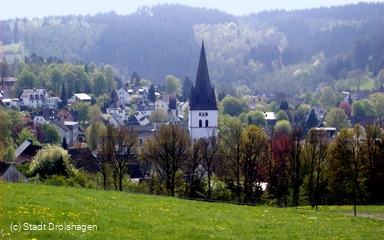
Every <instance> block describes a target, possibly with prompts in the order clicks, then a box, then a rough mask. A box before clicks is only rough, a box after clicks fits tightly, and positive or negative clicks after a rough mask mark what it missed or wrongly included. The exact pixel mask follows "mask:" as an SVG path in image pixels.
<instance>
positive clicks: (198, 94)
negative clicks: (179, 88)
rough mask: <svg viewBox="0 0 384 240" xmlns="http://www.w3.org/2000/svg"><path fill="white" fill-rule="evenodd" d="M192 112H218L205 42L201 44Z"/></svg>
mask: <svg viewBox="0 0 384 240" xmlns="http://www.w3.org/2000/svg"><path fill="white" fill-rule="evenodd" d="M190 110H217V105H216V96H215V91H214V88H213V87H212V86H211V81H210V79H209V72H208V64H207V58H206V56H205V47H204V40H203V41H202V44H201V52H200V59H199V65H198V68H197V74H196V82H195V85H194V86H192V89H191V97H190Z"/></svg>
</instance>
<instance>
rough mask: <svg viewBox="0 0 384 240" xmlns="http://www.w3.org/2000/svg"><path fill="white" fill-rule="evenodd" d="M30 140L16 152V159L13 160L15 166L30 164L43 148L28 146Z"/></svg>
mask: <svg viewBox="0 0 384 240" xmlns="http://www.w3.org/2000/svg"><path fill="white" fill-rule="evenodd" d="M27 141H28V140H25V141H24V143H23V144H22V145H20V147H19V148H18V149H16V151H15V157H16V159H15V160H13V163H14V164H23V163H25V162H30V161H31V160H32V158H33V157H35V155H36V153H37V152H38V151H39V150H40V149H41V148H42V147H41V146H37V145H32V144H28V145H27V144H26V142H27ZM26 145H27V146H26Z"/></svg>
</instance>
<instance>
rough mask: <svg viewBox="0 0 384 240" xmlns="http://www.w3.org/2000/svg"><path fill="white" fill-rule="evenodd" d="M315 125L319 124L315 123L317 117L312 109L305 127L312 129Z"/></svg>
mask: <svg viewBox="0 0 384 240" xmlns="http://www.w3.org/2000/svg"><path fill="white" fill-rule="evenodd" d="M317 124H319V122H318V121H317V115H316V112H315V110H314V109H313V108H312V109H311V111H310V112H309V115H308V119H307V127H308V128H313V127H316V126H317Z"/></svg>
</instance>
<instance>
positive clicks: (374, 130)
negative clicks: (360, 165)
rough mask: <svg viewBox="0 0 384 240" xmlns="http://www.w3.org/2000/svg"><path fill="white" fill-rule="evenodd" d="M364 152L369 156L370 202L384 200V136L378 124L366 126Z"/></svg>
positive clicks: (368, 188)
mask: <svg viewBox="0 0 384 240" xmlns="http://www.w3.org/2000/svg"><path fill="white" fill-rule="evenodd" d="M362 149H363V153H364V154H365V156H366V158H367V165H366V188H367V192H368V197H369V199H368V200H369V203H370V204H376V203H378V202H382V201H383V200H384V193H383V191H382V190H381V186H383V184H384V176H383V175H382V174H381V173H383V172H384V158H383V156H384V138H383V133H382V131H381V128H380V127H379V126H377V125H367V126H365V141H363V142H362Z"/></svg>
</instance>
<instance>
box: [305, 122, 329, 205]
mask: <svg viewBox="0 0 384 240" xmlns="http://www.w3.org/2000/svg"><path fill="white" fill-rule="evenodd" d="M327 136H328V134H327V133H326V132H325V131H323V130H320V131H318V130H315V129H311V130H310V131H309V134H308V136H307V138H306V139H305V144H304V147H303V153H302V156H303V161H304V164H305V166H306V167H305V168H306V171H307V179H308V180H307V185H306V189H307V195H308V198H309V200H310V203H311V205H312V207H314V206H316V210H317V205H318V204H320V197H321V196H322V194H323V193H324V192H325V189H324V185H325V181H326V178H325V170H326V169H327V165H328V159H329V158H328V154H327V150H328V145H329V144H328V141H327Z"/></svg>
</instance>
